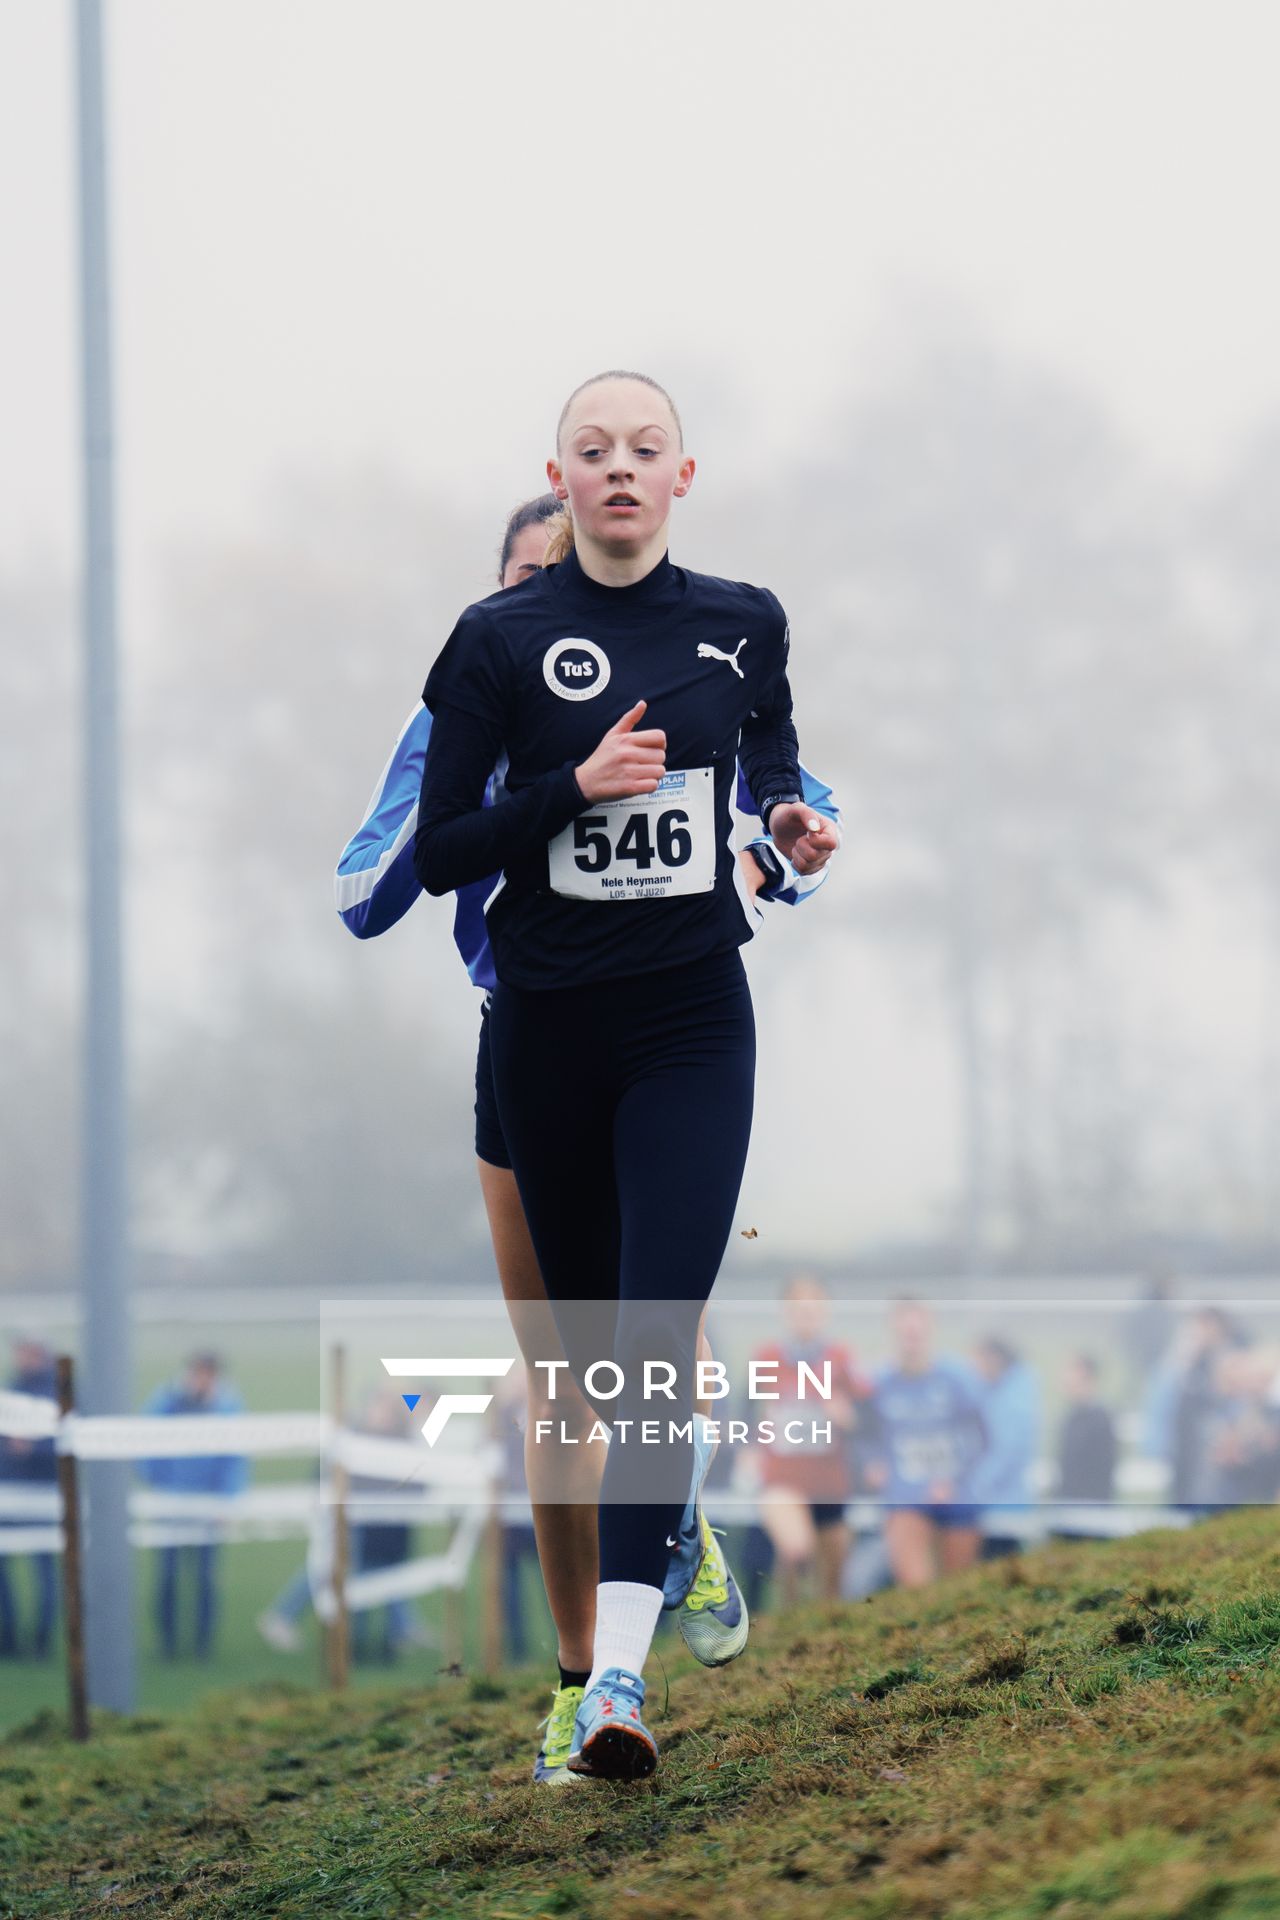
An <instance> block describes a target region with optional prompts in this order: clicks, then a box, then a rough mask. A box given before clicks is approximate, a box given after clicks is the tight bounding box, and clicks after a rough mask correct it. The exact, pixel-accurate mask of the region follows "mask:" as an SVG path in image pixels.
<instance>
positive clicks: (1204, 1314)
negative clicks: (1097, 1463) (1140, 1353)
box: [1146, 1307, 1245, 1514]
mask: <svg viewBox="0 0 1280 1920" xmlns="http://www.w3.org/2000/svg"><path fill="white" fill-rule="evenodd" d="M1244 1344H1245V1335H1244V1333H1243V1331H1242V1330H1241V1329H1240V1328H1239V1327H1238V1326H1237V1325H1236V1323H1235V1321H1234V1320H1232V1319H1231V1317H1230V1316H1229V1315H1228V1314H1226V1313H1224V1312H1223V1310H1222V1309H1221V1307H1197V1308H1196V1309H1195V1311H1194V1312H1193V1313H1191V1314H1190V1315H1189V1317H1188V1318H1187V1319H1186V1320H1185V1321H1184V1323H1183V1325H1182V1326H1181V1327H1180V1328H1179V1330H1178V1334H1177V1336H1176V1338H1175V1339H1174V1342H1173V1345H1172V1346H1171V1347H1170V1349H1169V1351H1168V1353H1167V1354H1166V1356H1165V1358H1164V1360H1163V1362H1162V1363H1161V1365H1160V1366H1159V1367H1158V1368H1157V1369H1156V1373H1155V1376H1154V1378H1153V1380H1152V1381H1151V1385H1150V1387H1149V1389H1148V1394H1147V1408H1146V1413H1147V1419H1146V1450H1147V1452H1149V1453H1152V1454H1154V1455H1155V1456H1156V1458H1157V1459H1162V1460H1164V1461H1165V1462H1166V1463H1167V1465H1168V1468H1169V1493H1168V1499H1169V1502H1170V1504H1171V1505H1172V1506H1176V1507H1181V1508H1182V1509H1183V1511H1184V1512H1188V1513H1193V1514H1200V1513H1207V1512H1209V1511H1210V1510H1211V1508H1212V1505H1213V1500H1214V1495H1213V1488H1214V1483H1215V1480H1216V1468H1215V1466H1214V1463H1213V1461H1212V1459H1211V1457H1210V1448H1211V1442H1212V1439H1213V1435H1214V1433H1215V1431H1216V1429H1217V1427H1218V1425H1219V1424H1220V1421H1221V1415H1222V1409H1223V1396H1222V1393H1221V1390H1220V1388H1219V1386H1218V1384H1217V1381H1216V1377H1215V1376H1216V1372H1217V1367H1218V1362H1219V1361H1220V1360H1221V1359H1222V1358H1223V1357H1224V1356H1225V1355H1227V1354H1229V1353H1231V1352H1233V1351H1235V1350H1237V1349H1239V1348H1240V1347H1242V1346H1243V1345H1244Z"/></svg>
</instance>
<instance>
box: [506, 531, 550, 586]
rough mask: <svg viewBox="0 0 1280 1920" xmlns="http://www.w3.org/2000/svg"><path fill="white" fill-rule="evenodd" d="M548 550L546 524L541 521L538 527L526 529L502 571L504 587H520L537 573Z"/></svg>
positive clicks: (519, 534)
mask: <svg viewBox="0 0 1280 1920" xmlns="http://www.w3.org/2000/svg"><path fill="white" fill-rule="evenodd" d="M546 550H547V529H546V523H545V522H544V521H542V520H539V521H538V522H537V524H536V526H532V527H525V528H524V529H523V530H522V531H521V532H520V533H518V534H517V535H516V538H515V545H514V546H513V547H512V549H511V555H510V558H509V559H508V561H507V564H506V566H505V567H504V568H503V569H502V584H503V586H504V587H518V586H519V585H520V582H521V581H522V580H527V579H528V578H529V575H530V574H531V573H537V572H538V570H539V568H540V567H541V566H542V556H543V554H544V553H545V552H546Z"/></svg>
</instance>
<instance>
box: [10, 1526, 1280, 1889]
mask: <svg viewBox="0 0 1280 1920" xmlns="http://www.w3.org/2000/svg"><path fill="white" fill-rule="evenodd" d="M676 1644H678V1643H676ZM667 1646H668V1650H667V1652H666V1654H665V1656H664V1657H665V1659H666V1662H667V1667H668V1672H669V1678H670V1700H669V1704H666V1705H664V1683H663V1675H662V1672H661V1670H660V1668H659V1667H658V1666H657V1664H656V1663H651V1667H650V1670H649V1673H650V1702H651V1705H652V1718H651V1724H652V1725H653V1727H654V1730H655V1732H656V1733H657V1735H658V1738H659V1741H660V1743H661V1746H662V1750H663V1759H662V1765H661V1767H660V1769H659V1772H658V1775H657V1777H656V1779H655V1780H654V1781H652V1782H647V1783H645V1784H643V1785H640V1786H636V1787H623V1786H614V1785H608V1784H600V1783H583V1784H581V1785H579V1786H576V1787H574V1788H571V1789H564V1790H561V1791H557V1792H548V1791H538V1790H535V1789H534V1788H533V1787H532V1786H531V1785H529V1784H528V1781H527V1774H528V1766H529V1762H530V1759H531V1756H532V1750H533V1746H534V1740H535V1731H534V1730H535V1725H536V1722H537V1720H538V1718H539V1717H540V1715H541V1714H542V1713H543V1712H544V1711H545V1706H546V1676H545V1674H544V1673H543V1672H541V1671H539V1672H538V1673H536V1674H534V1673H512V1674H509V1675H507V1676H505V1677H504V1679H503V1681H502V1682H501V1683H498V1684H494V1683H492V1682H489V1681H486V1680H483V1679H480V1678H468V1677H467V1676H466V1675H465V1674H464V1675H463V1676H462V1677H460V1678H457V1679H451V1680H446V1681H439V1680H437V1681H436V1683H435V1684H434V1685H432V1686H429V1687H428V1686H420V1685H418V1684H417V1683H416V1682H415V1680H414V1679H413V1677H412V1676H411V1675H410V1674H406V1675H405V1676H403V1678H402V1679H400V1680H399V1681H398V1682H397V1683H396V1684H394V1685H391V1684H387V1685H384V1686H382V1687H372V1688H361V1689H360V1690H357V1691H353V1692H352V1693H351V1694H349V1695H348V1696H347V1697H346V1698H344V1699H341V1700H339V1699H335V1698H333V1697H332V1696H328V1695H325V1694H323V1693H320V1692H312V1691H305V1690H302V1689H297V1688H287V1687H286V1686H285V1685H284V1684H283V1683H282V1682H280V1681H274V1682H273V1681H272V1680H271V1678H270V1677H269V1674H268V1673H267V1671H266V1670H265V1668H264V1669H262V1670H261V1671H259V1670H257V1669H255V1670H254V1671H246V1672H245V1673H244V1674H243V1675H242V1676H241V1678H242V1679H243V1681H244V1683H245V1684H244V1685H242V1686H241V1687H239V1688H238V1689H237V1690H235V1691H232V1692H226V1693H223V1694H221V1695H219V1696H216V1697H213V1698H208V1699H206V1700H205V1701H204V1703H203V1704H202V1705H201V1706H200V1707H198V1708H197V1709H194V1710H192V1711H189V1712H187V1713H185V1714H175V1715H172V1716H169V1717H161V1716H160V1715H158V1714H155V1713H147V1714H144V1715H140V1716H138V1717H135V1718H132V1719H128V1720H123V1721H112V1720H110V1719H109V1718H99V1720H98V1721H97V1723H96V1725H95V1728H94V1734H93V1739H92V1740H91V1742H90V1743H89V1745H88V1746H86V1747H79V1748H77V1747H75V1746H73V1745H72V1744H70V1743H69V1742H68V1741H67V1740H66V1739H65V1737H64V1735H63V1733H62V1730H61V1721H60V1719H59V1718H57V1717H55V1716H53V1715H51V1714H44V1715H41V1716H38V1717H37V1718H36V1719H35V1721H34V1723H32V1724H29V1725H28V1726H27V1727H25V1728H20V1729H17V1730H15V1731H14V1732H12V1733H11V1734H10V1735H9V1736H8V1737H7V1738H6V1739H5V1740H4V1741H3V1742H0V1888H3V1892H0V1914H2V1915H4V1916H10V1917H12V1920H17V1917H18V1916H21V1920H29V1917H30V1920H36V1917H37V1916H44V1915H76V1916H83V1915H94V1914H108V1913H136V1914H141V1913H151V1912H157V1913H158V1912H164V1913H166V1914H174V1915H181V1916H192V1917H194V1916H205V1915H213V1916H216V1915H245V1916H247V1915H267V1914H270V1915H281V1916H299V1917H301V1916H316V1917H317V1920H319V1917H320V1916H325V1917H326V1920H327V1917H328V1916H347V1915H350V1916H363V1917H366V1920H367V1917H369V1916H387V1920H390V1916H393V1915H394V1916H396V1920H401V1917H402V1916H422V1917H423V1920H425V1917H426V1916H430V1917H431V1920H463V1916H466V1917H467V1920H536V1916H539V1915H574V1916H580V1920H605V1916H610V1917H612V1916H615V1915H617V1914H619V1913H624V1914H625V1913H634V1914H636V1915H640V1916H645V1920H648V1916H653V1915H659V1916H669V1920H707V1916H708V1915H715V1916H716V1917H717V1920H819V1917H820V1916H821V1917H822V1920H826V1917H827V1916H831V1917H832V1920H834V1917H835V1916H841V1917H843V1916H852V1917H855V1920H898V1917H900V1916H912V1920H916V1917H917V1916H918V1917H920V1920H925V1917H926V1916H928V1917H936V1920H943V1916H945V1917H946V1920H1092V1917H1093V1916H1095V1915H1104V1916H1107V1917H1108V1920H1211V1917H1212V1920H1273V1916H1275V1915H1276V1914H1278V1913H1280V1823H1278V1822H1277V1819H1276V1795H1277V1786H1278V1784H1280V1534H1278V1533H1277V1529H1276V1522H1275V1516H1274V1514H1273V1513H1271V1512H1270V1511H1265V1512H1264V1511H1252V1512H1244V1513H1238V1514H1233V1515H1228V1516H1225V1517H1224V1518H1222V1519H1219V1520H1215V1521H1214V1522H1212V1523H1211V1524H1209V1525H1206V1526H1204V1527H1201V1528H1199V1529H1197V1530H1196V1531H1194V1532H1193V1533H1192V1534H1190V1535H1185V1534H1172V1533H1155V1534H1148V1535H1146V1536H1143V1537H1140V1538H1138V1539H1134V1540H1130V1541H1124V1542H1119V1543H1116V1544H1114V1545H1108V1546H1096V1545H1095V1546H1065V1545H1061V1546H1051V1547H1047V1548H1044V1549H1041V1550H1039V1551H1037V1552H1036V1553H1034V1554H1031V1555H1029V1556H1027V1558H1026V1559H1025V1560H1023V1561H1021V1562H1016V1563H1004V1564H1002V1565H997V1566H995V1567H991V1568H987V1569H983V1570H981V1571H978V1572H975V1573H973V1574H970V1575H966V1576H964V1577H962V1578H961V1579H959V1580H956V1581H954V1582H951V1583H949V1584H946V1585H943V1586H939V1587H937V1588H935V1589H933V1590H931V1591H930V1592H928V1593H927V1594H925V1595H911V1594H905V1593H889V1594H884V1595H880V1596H877V1597H876V1598H875V1599H874V1600H873V1601H870V1602H867V1603H865V1604H862V1605H859V1606H846V1607H840V1608H831V1609H810V1610H808V1611H806V1612H803V1613H799V1614H795V1615H793V1616H791V1617H789V1618H785V1619H783V1618H775V1619H769V1620H765V1621H763V1622H761V1623H760V1624H759V1626H758V1628H757V1630H756V1631H755V1633H754V1634H753V1637H752V1642H751V1646H750V1648H749V1650H748V1652H747V1654H746V1655H745V1656H744V1658H743V1659H742V1660H740V1661H738V1662H737V1663H736V1664H735V1665H734V1666H733V1667H731V1668H728V1669H726V1670H725V1671H724V1672H722V1673H705V1672H703V1671H702V1670H701V1669H699V1668H697V1667H695V1666H694V1665H693V1663H692V1662H691V1661H690V1660H689V1659H688V1658H687V1656H685V1655H684V1653H683V1651H681V1652H680V1653H679V1654H678V1655H676V1654H674V1653H673V1652H672V1650H671V1648H672V1643H670V1642H668V1643H667Z"/></svg>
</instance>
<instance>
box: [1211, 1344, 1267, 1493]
mask: <svg viewBox="0 0 1280 1920" xmlns="http://www.w3.org/2000/svg"><path fill="white" fill-rule="evenodd" d="M1276 1373H1277V1359H1276V1354H1275V1351H1274V1349H1268V1350H1266V1351H1258V1352H1250V1351H1247V1350H1241V1349H1239V1348H1237V1349H1236V1350H1234V1351H1232V1352H1230V1353H1225V1354H1222V1355H1221V1356H1220V1357H1219V1359H1218V1362H1217V1366H1216V1368H1215V1373H1214V1385H1215V1387H1216V1388H1217V1391H1218V1394H1219V1396H1220V1399H1219V1418H1218V1422H1217V1426H1216V1429H1215V1431H1214V1433H1213V1435H1212V1437H1211V1441H1210V1462H1211V1466H1212V1478H1211V1481H1210V1485H1209V1488H1208V1493H1209V1498H1210V1499H1211V1500H1212V1501H1213V1502H1214V1503H1215V1504H1218V1505H1221V1506H1249V1505H1253V1504H1266V1505H1270V1503H1271V1502H1272V1501H1274V1500H1275V1499H1276V1498H1277V1497H1278V1496H1280V1407H1278V1406H1277V1405H1276V1404H1275V1400H1274V1398H1273V1390H1274V1387H1275V1383H1276Z"/></svg>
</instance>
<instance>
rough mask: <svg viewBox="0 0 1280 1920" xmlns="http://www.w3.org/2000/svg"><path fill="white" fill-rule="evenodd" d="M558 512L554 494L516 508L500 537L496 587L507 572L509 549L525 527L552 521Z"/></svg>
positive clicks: (529, 501) (558, 507) (539, 497)
mask: <svg viewBox="0 0 1280 1920" xmlns="http://www.w3.org/2000/svg"><path fill="white" fill-rule="evenodd" d="M559 512H560V502H559V501H558V500H557V499H556V497H555V495H554V493H540V494H539V495H538V496H537V498H536V499H534V500H525V501H522V502H521V504H520V505H519V506H518V507H516V508H515V509H514V510H513V511H512V514H511V517H510V518H509V519H508V521H507V530H506V532H505V533H504V534H503V536H502V551H501V552H500V554H499V555H498V585H499V586H501V585H502V576H503V574H504V573H505V572H506V570H507V562H508V560H509V559H510V558H511V549H512V548H513V547H514V546H515V544H516V541H517V540H518V539H519V538H520V535H521V534H522V533H523V532H524V530H525V528H526V527H536V526H538V525H540V524H541V523H542V522H543V521H546V520H554V519H555V517H556V515H557V514H558V513H559Z"/></svg>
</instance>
